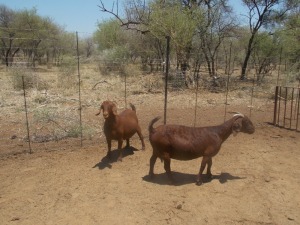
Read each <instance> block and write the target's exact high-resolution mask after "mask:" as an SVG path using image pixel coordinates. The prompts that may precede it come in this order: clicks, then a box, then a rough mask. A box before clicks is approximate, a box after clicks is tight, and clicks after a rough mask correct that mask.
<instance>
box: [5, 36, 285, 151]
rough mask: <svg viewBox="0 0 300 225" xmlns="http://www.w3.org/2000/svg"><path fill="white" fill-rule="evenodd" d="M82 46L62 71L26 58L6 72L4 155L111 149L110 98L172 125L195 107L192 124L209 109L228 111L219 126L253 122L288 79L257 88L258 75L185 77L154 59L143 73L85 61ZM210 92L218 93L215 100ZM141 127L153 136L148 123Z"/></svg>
mask: <svg viewBox="0 0 300 225" xmlns="http://www.w3.org/2000/svg"><path fill="white" fill-rule="evenodd" d="M76 40H77V43H76V45H77V47H76V49H75V50H74V55H73V56H71V57H69V58H68V60H64V59H62V60H61V62H60V63H59V64H58V65H51V64H47V65H46V66H45V65H39V64H37V65H32V64H30V63H28V61H21V59H22V58H20V59H18V60H16V62H14V63H13V65H12V66H10V67H6V66H5V65H2V66H1V67H0V78H1V83H2V87H3V88H2V89H1V99H0V107H1V117H0V119H1V127H2V129H1V137H0V148H1V149H2V150H1V153H0V155H1V154H11V153H20V152H29V153H32V152H34V151H38V150H43V149H45V150H47V149H58V150H61V149H64V148H72V146H76V147H77V146H89V145H97V144H99V143H105V138H104V134H103V132H102V126H103V119H102V118H100V119H99V118H97V117H96V116H95V113H96V112H97V110H98V108H99V106H100V104H101V102H102V101H104V100H107V99H109V100H113V101H115V102H116V103H117V105H118V107H119V109H120V110H122V109H124V108H126V107H127V104H128V103H129V102H132V103H134V104H135V105H139V106H141V107H143V108H144V109H145V108H148V110H144V111H143V113H144V114H147V116H148V118H150V117H151V116H153V115H157V114H160V115H161V114H163V112H164V115H165V120H166V122H167V123H169V122H170V123H171V122H174V123H176V119H177V118H176V115H177V114H173V111H172V110H174V109H178V108H182V109H183V110H182V111H180V112H179V113H181V112H182V114H183V112H184V111H185V109H186V108H189V109H192V110H191V111H190V112H189V113H190V114H188V115H184V116H186V117H187V119H186V125H190V126H197V125H200V124H201V123H202V122H203V121H200V120H201V115H202V112H201V110H202V106H204V105H205V106H206V107H211V108H214V107H216V106H220V107H223V108H224V115H222V116H221V118H220V121H216V123H218V122H223V121H224V120H226V118H227V116H228V115H227V111H228V110H231V111H234V110H236V109H237V108H239V107H240V105H244V108H246V109H248V110H249V111H248V112H246V113H247V114H248V115H249V116H250V117H251V115H252V109H253V108H254V107H255V100H256V99H257V98H262V99H264V101H265V102H267V101H269V100H270V99H272V98H273V96H274V87H275V86H276V84H278V79H279V77H280V76H279V75H280V71H279V70H278V71H275V72H276V74H275V75H277V74H278V76H277V77H276V76H273V77H275V79H274V78H268V81H269V82H266V83H264V84H263V85H257V83H256V82H255V80H256V79H255V73H253V78H250V79H248V80H246V81H240V80H239V78H238V76H237V74H234V73H231V74H222V75H221V76H217V77H210V76H208V74H207V68H206V67H205V66H204V65H201V66H200V67H197V68H196V69H195V68H191V69H189V70H186V71H182V70H180V69H178V68H177V65H176V64H174V63H172V62H171V61H170V64H169V65H165V63H164V62H163V61H162V60H161V59H152V60H151V62H149V63H147V64H146V65H144V66H143V69H142V70H141V65H140V64H139V63H128V62H127V61H126V60H122V59H115V60H102V59H98V58H97V57H95V58H94V60H93V61H89V60H86V59H83V58H82V57H80V53H79V51H78V36H77V39H76ZM167 61H168V62H169V60H167ZM166 66H167V67H166ZM167 68H168V70H167ZM279 69H280V68H279ZM277 72H278V73H277ZM166 74H168V77H167V78H166ZM281 79H283V78H282V77H281ZM166 81H167V82H166ZM203 93H214V94H213V95H212V96H210V97H207V95H204V94H203ZM203 96H206V97H205V98H204V97H203ZM233 96H234V97H233ZM179 103H180V105H179ZM235 104H236V105H238V106H235ZM164 110H165V111H164ZM173 115H174V116H173ZM271 116H272V115H271ZM141 123H142V124H143V127H144V130H146V126H147V124H148V121H141Z"/></svg>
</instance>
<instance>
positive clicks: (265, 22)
mask: <svg viewBox="0 0 300 225" xmlns="http://www.w3.org/2000/svg"><path fill="white" fill-rule="evenodd" d="M243 3H244V4H245V5H246V7H247V8H248V12H249V14H248V19H249V28H250V34H251V35H250V38H249V41H248V45H247V48H246V54H245V58H244V62H243V64H242V72H241V77H240V78H241V79H242V80H243V79H245V78H246V71H247V66H248V62H249V59H250V56H251V54H252V51H253V49H254V48H255V38H256V36H257V34H258V31H259V30H260V29H261V28H262V27H265V28H268V26H270V25H272V24H274V23H276V22H279V21H281V20H282V19H283V18H284V15H285V14H286V13H287V12H288V11H289V10H290V9H292V8H294V7H295V5H296V4H297V0H294V1H293V0H284V1H282V0H243Z"/></svg>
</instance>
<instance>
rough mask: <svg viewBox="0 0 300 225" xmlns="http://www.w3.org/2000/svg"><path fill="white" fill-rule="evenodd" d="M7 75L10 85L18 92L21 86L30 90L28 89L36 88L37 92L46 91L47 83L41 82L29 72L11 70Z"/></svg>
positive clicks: (21, 88)
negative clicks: (10, 81) (10, 80)
mask: <svg viewBox="0 0 300 225" xmlns="http://www.w3.org/2000/svg"><path fill="white" fill-rule="evenodd" d="M9 75H10V76H11V79H12V85H13V88H14V89H15V90H18V91H19V90H23V85H24V88H25V89H30V88H36V89H37V90H43V89H48V84H47V82H46V81H44V80H42V79H41V78H40V77H39V76H37V75H36V74H35V73H34V72H33V71H31V70H24V69H21V68H13V69H11V70H10V72H9ZM22 77H23V79H22ZM23 80H24V82H23Z"/></svg>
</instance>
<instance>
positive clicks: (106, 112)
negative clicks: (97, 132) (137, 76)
mask: <svg viewBox="0 0 300 225" xmlns="http://www.w3.org/2000/svg"><path fill="white" fill-rule="evenodd" d="M130 106H131V109H125V110H124V111H123V112H121V113H120V114H118V113H117V106H116V104H115V103H113V102H111V101H104V102H103V103H102V104H101V106H100V110H99V112H98V113H97V114H96V115H99V114H100V113H101V110H102V111H103V117H104V119H105V122H104V127H103V130H104V134H105V137H106V141H107V145H108V152H107V157H108V158H110V157H111V141H112V140H117V141H118V149H119V150H120V155H119V158H118V160H119V161H122V144H123V140H126V142H127V145H126V147H129V138H131V137H132V136H133V135H134V134H135V133H137V134H138V135H139V137H140V139H141V142H142V149H143V150H144V149H145V143H144V138H143V135H142V132H141V128H140V126H139V124H138V118H137V116H136V109H135V106H134V105H133V104H130Z"/></svg>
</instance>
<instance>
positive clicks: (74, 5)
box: [0, 0, 245, 36]
mask: <svg viewBox="0 0 300 225" xmlns="http://www.w3.org/2000/svg"><path fill="white" fill-rule="evenodd" d="M102 2H103V4H104V5H105V7H106V8H107V9H111V8H112V6H113V2H116V0H102ZM123 2H124V0H119V7H120V8H122V4H123ZM229 3H230V5H232V6H233V8H234V10H235V11H236V12H237V15H240V14H245V13H243V9H242V5H241V0H229ZM0 4H4V5H5V6H7V7H8V8H10V9H12V10H16V11H17V10H24V9H32V8H33V7H34V8H36V9H37V14H38V15H39V16H42V17H50V18H51V19H52V21H53V22H54V23H55V24H58V25H60V26H62V27H64V28H65V30H66V31H68V32H76V31H77V32H78V33H79V35H81V36H91V35H92V34H93V33H94V32H95V31H96V30H97V24H98V22H102V21H104V20H107V19H109V18H111V15H110V14H109V13H104V12H101V11H100V9H99V7H98V5H100V4H101V3H100V0H0ZM241 19H243V17H242V16H241Z"/></svg>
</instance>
